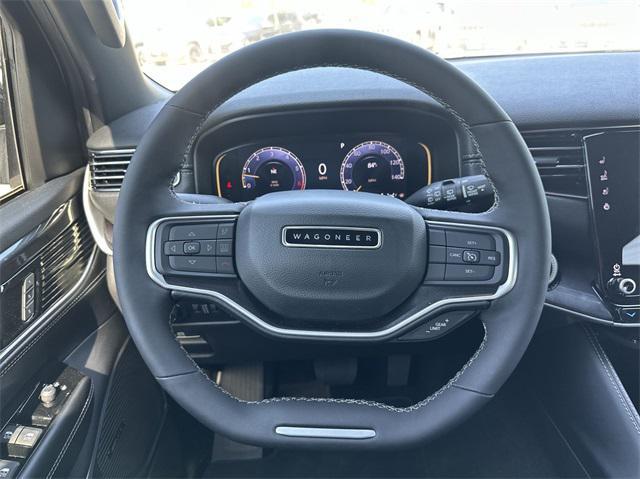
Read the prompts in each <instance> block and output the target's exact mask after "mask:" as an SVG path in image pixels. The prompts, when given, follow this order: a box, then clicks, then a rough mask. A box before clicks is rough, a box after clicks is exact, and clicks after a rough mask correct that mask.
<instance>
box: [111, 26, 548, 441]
mask: <svg viewBox="0 0 640 479" xmlns="http://www.w3.org/2000/svg"><path fill="white" fill-rule="evenodd" d="M329 66H331V67H336V66H337V67H348V68H356V69H363V70H369V71H374V72H377V73H381V74H384V75H387V76H390V77H393V78H396V79H398V80H401V81H403V82H405V83H407V84H409V85H411V86H413V87H415V88H417V89H419V90H421V91H422V92H424V93H426V94H428V95H429V96H431V97H432V98H434V99H435V100H436V101H437V102H439V103H440V104H441V105H442V107H443V108H444V110H446V112H447V114H448V115H449V116H450V118H451V120H452V122H455V124H456V125H457V126H458V127H459V128H460V129H461V131H463V132H464V133H465V134H464V136H465V137H466V138H465V139H464V140H463V141H461V142H460V143H461V144H460V149H461V155H463V157H464V158H465V159H472V160H474V161H475V162H477V163H478V164H479V165H480V166H481V168H482V169H483V171H484V172H485V174H486V175H487V176H488V177H489V178H490V180H491V182H492V185H493V188H494V190H495V203H494V205H493V207H492V208H491V209H490V210H488V211H487V212H484V213H478V214H471V213H461V212H450V211H435V210H430V209H423V208H416V207H413V206H410V205H408V204H406V203H404V202H402V201H400V200H398V199H395V198H392V197H386V196H379V195H373V194H369V193H358V192H347V191H291V192H278V193H270V194H267V195H265V196H262V197H259V198H258V199H256V200H254V201H252V202H250V203H230V202H222V201H220V199H218V198H215V197H207V196H204V195H179V194H177V193H176V192H175V191H174V190H173V189H172V186H171V184H172V179H173V178H174V176H175V174H176V172H177V171H178V169H179V168H180V166H181V163H182V162H184V161H185V159H186V158H188V157H189V155H191V153H192V150H193V148H194V145H195V143H196V142H197V141H198V140H199V138H200V135H201V129H202V126H203V124H204V122H205V120H206V119H207V117H208V116H209V115H210V114H211V112H213V111H214V110H215V109H216V108H218V107H219V106H220V105H221V104H222V103H223V102H225V101H226V100H227V99H229V98H230V97H232V96H233V95H234V94H236V93H238V92H240V91H242V90H243V89H246V88H247V87H249V86H251V85H253V84H255V83H257V82H260V81H262V80H265V79H268V78H270V77H273V76H276V75H279V74H283V73H286V72H290V71H294V70H301V69H307V68H313V67H329ZM451 161H456V159H455V158H451ZM550 242H551V241H550V226H549V215H548V211H547V205H546V201H545V196H544V191H543V188H542V184H541V181H540V179H539V176H538V174H537V172H536V168H535V166H534V163H533V160H532V158H531V156H530V154H529V152H528V150H527V148H526V145H525V144H524V142H523V140H522V138H521V136H520V134H519V133H518V130H517V129H516V128H515V126H514V125H513V123H512V122H511V121H510V119H509V117H508V116H507V114H506V113H505V112H504V111H503V110H502V109H501V108H500V107H499V106H498V105H497V104H496V103H495V102H494V101H493V100H492V99H491V98H490V97H489V96H488V94H487V93H485V92H484V91H483V90H482V89H481V88H480V87H479V86H478V85H476V84H475V83H474V82H473V81H472V80H471V79H469V78H468V77H466V76H465V75H464V74H462V73H461V72H460V71H459V70H458V69H456V68H455V67H454V66H453V65H451V64H450V63H448V62H446V61H444V60H442V59H440V58H438V57H437V56H435V55H433V54H431V53H429V52H428V51H425V50H422V49H420V48H416V47H414V46H412V45H409V44H407V43H404V42H402V41H398V40H395V39H392V38H388V37H386V36H382V35H377V34H371V33H364V32H356V31H348V30H320V31H307V32H300V33H293V34H287V35H283V36H278V37H275V38H272V39H269V40H266V41H262V42H259V43H257V44H254V45H252V46H249V47H245V48H243V49H241V50H239V51H237V52H235V53H233V54H231V55H229V56H227V57H225V58H223V59H222V60H220V61H218V62H216V63H215V64H213V65H212V66H210V67H209V68H207V69H206V70H204V71H203V72H202V73H201V74H199V75H198V76H197V77H195V78H194V79H193V80H191V82H189V83H188V84H187V85H186V86H184V87H183V88H182V89H181V90H180V91H179V92H178V93H176V94H175V95H174V96H173V98H172V99H171V100H170V101H169V102H168V103H167V104H166V106H165V107H164V108H163V109H162V111H161V112H160V114H159V115H158V116H157V118H156V119H155V121H154V122H153V124H152V125H151V127H150V128H149V130H148V131H147V133H146V134H145V136H144V138H143V139H142V141H141V142H140V144H139V145H138V148H137V150H136V152H135V155H134V157H133V160H132V162H131V165H130V167H129V170H128V172H127V174H126V177H125V180H124V184H123V186H122V190H121V192H120V198H119V201H118V206H117V213H116V223H115V228H114V267H115V274H116V284H117V290H118V294H119V297H120V301H121V305H122V310H123V314H124V317H125V320H126V322H127V325H128V328H129V331H130V333H131V336H132V338H133V340H134V341H135V344H136V345H137V347H138V349H139V351H140V353H141V355H142V357H143V359H144V361H145V362H146V363H147V365H148V367H149V369H150V370H151V372H152V373H153V375H154V376H155V377H156V379H157V380H158V381H159V383H160V384H161V385H162V387H163V388H164V389H165V391H166V392H167V393H168V394H169V395H170V396H171V397H173V398H174V399H175V400H176V401H177V402H178V403H179V404H180V405H181V406H182V407H183V408H184V409H186V410H187V411H188V412H189V413H191V414H192V415H193V416H194V417H195V418H196V419H198V420H199V421H200V422H202V423H203V424H205V425H206V426H208V427H209V428H211V429H213V430H215V431H217V432H220V433H222V434H224V435H226V436H228V437H230V438H232V439H234V440H236V441H240V442H245V443H251V444H256V445H261V446H265V447H313V448H323V447H325V448H335V447H340V448H361V449H371V448H382V447H400V446H403V445H408V444H412V443H416V442H418V441H423V440H426V439H428V438H431V437H433V436H435V435H436V434H438V433H441V432H443V431H446V430H447V429H449V428H451V427H453V425H455V424H457V423H458V422H460V421H461V420H463V419H464V418H466V417H468V416H469V415H470V414H471V413H473V412H474V411H476V410H477V409H478V408H479V407H480V406H482V405H483V404H485V403H486V402H487V401H489V400H490V398H491V397H492V396H493V395H494V394H495V393H496V392H497V391H498V389H499V388H500V387H501V385H502V384H503V383H504V382H505V381H506V379H507V378H508V376H509V375H510V373H511V372H512V371H513V369H514V368H515V366H516V364H517V363H518V361H519V360H520V358H521V357H522V355H523V353H524V351H525V349H526V348H527V345H528V344H529V341H530V339H531V337H532V335H533V332H534V330H535V328H536V325H537V322H538V319H539V316H540V313H541V311H542V307H543V302H544V297H545V291H546V284H547V276H548V269H549V268H548V265H549V257H550ZM187 244H188V245H190V246H188V248H190V251H189V252H192V253H194V252H195V249H198V248H200V252H199V253H197V255H196V256H193V257H191V256H184V255H183V256H179V255H178V256H176V255H173V253H175V252H176V249H175V248H176V247H177V248H183V247H184V248H187V246H185V245H187ZM196 244H197V247H196V246H195V245H196ZM212 248H213V249H212ZM205 250H209V251H211V254H212V255H210V256H206V251H205ZM465 251H467V252H471V253H475V255H473V254H472V255H471V257H469V258H467V257H466V256H465V258H464V259H461V256H460V255H461V254H464V252H465ZM179 253H182V251H179ZM441 254H445V255H447V259H446V261H443V260H442V258H438V257H439V256H440V255H441ZM185 258H186V259H185ZM194 258H195V259H196V260H195V261H194ZM200 258H205V259H204V260H202V259H200ZM478 258H479V259H478ZM449 260H451V261H449ZM467 260H470V262H467ZM185 261H186V263H185ZM189 261H191V263H189ZM194 265H195V266H194ZM190 266H191V267H190ZM173 292H183V293H188V294H196V295H200V296H203V297H207V298H208V299H209V300H211V301H215V302H216V303H218V304H219V305H220V306H221V307H223V308H224V309H226V310H227V311H228V312H229V314H232V315H234V316H235V317H237V318H240V319H241V320H242V321H244V322H245V323H246V324H247V325H248V326H250V327H252V328H254V329H256V330H258V331H260V332H261V333H263V334H265V335H269V336H273V337H277V338H279V339H280V340H282V341H298V342H304V341H328V342H333V341H343V342H344V341H346V342H373V341H389V340H392V339H393V338H398V337H400V336H401V335H403V334H407V332H408V331H411V330H414V329H415V328H416V327H420V325H421V324H425V321H429V320H430V319H432V318H434V317H437V315H439V314H442V313H443V312H444V311H451V310H455V309H465V308H466V309H469V308H476V309H477V308H486V310H484V311H483V312H482V315H481V320H482V324H483V325H484V331H485V336H484V339H483V340H482V342H481V344H480V346H479V348H478V350H477V351H476V352H475V354H473V356H472V357H471V358H470V359H469V361H468V362H467V363H466V364H465V365H464V366H463V367H462V369H461V370H460V371H459V372H458V373H457V374H455V376H454V377H453V378H451V380H450V381H449V382H448V383H447V384H446V385H444V386H443V387H442V388H441V389H439V390H438V391H436V392H435V393H433V394H432V395H431V396H429V397H427V398H425V399H424V400H422V401H420V402H418V403H417V404H414V405H412V406H410V407H403V408H401V407H392V406H389V405H385V404H380V403H376V402H369V401H364V400H348V399H327V398H317V399H313V398H271V399H265V400H262V401H254V402H251V401H245V400H241V399H239V398H236V397H234V396H232V395H231V394H230V393H228V392H227V391H225V390H223V389H222V388H221V387H220V386H219V385H217V384H216V383H215V382H214V381H212V380H211V379H210V378H209V377H208V376H207V375H206V374H205V373H204V372H203V371H202V370H201V369H200V368H199V367H198V365H197V364H196V363H195V362H194V361H193V360H191V358H190V357H188V355H187V354H186V353H185V351H184V350H183V349H182V348H181V347H180V345H179V343H178V342H177V341H176V338H175V336H174V334H173V333H172V330H171V326H170V322H169V313H170V311H171V308H172V306H173V300H172V293H173Z"/></svg>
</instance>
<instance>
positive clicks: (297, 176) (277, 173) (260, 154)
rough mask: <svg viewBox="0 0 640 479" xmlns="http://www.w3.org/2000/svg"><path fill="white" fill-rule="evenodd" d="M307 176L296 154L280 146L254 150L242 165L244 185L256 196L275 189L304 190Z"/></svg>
mask: <svg viewBox="0 0 640 479" xmlns="http://www.w3.org/2000/svg"><path fill="white" fill-rule="evenodd" d="M306 183H307V177H306V174H305V171H304V167H303V166H302V163H300V160H299V159H298V157H297V156H296V155H294V154H293V153H291V152H290V151H289V150H286V149H284V148H280V147H278V146H267V147H266V148H262V149H260V150H258V151H256V152H254V153H253V154H252V155H251V156H250V157H249V158H248V159H247V161H246V162H245V164H244V166H243V167H242V187H243V188H245V189H247V190H255V194H256V196H258V195H263V194H266V193H271V192H273V191H286V190H304V188H305V186H306Z"/></svg>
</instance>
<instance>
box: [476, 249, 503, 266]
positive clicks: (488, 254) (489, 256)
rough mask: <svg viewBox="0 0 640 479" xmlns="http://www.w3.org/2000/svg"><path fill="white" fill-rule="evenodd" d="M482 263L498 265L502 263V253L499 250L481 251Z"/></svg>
mask: <svg viewBox="0 0 640 479" xmlns="http://www.w3.org/2000/svg"><path fill="white" fill-rule="evenodd" d="M479 253H480V261H479V263H480V264H486V265H490V266H498V265H499V264H500V253H498V252H497V251H479Z"/></svg>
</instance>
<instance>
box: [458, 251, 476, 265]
mask: <svg viewBox="0 0 640 479" xmlns="http://www.w3.org/2000/svg"><path fill="white" fill-rule="evenodd" d="M462 261H464V262H465V263H479V262H480V252H478V251H475V250H472V249H466V250H464V251H463V252H462Z"/></svg>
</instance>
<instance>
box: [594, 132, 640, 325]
mask: <svg viewBox="0 0 640 479" xmlns="http://www.w3.org/2000/svg"><path fill="white" fill-rule="evenodd" d="M583 142H584V152H585V160H586V161H585V162H586V166H587V172H588V180H589V187H590V201H591V205H590V206H591V214H592V223H593V229H594V237H595V240H596V248H597V249H596V251H597V260H598V263H597V264H598V278H597V279H596V282H595V289H596V291H597V293H598V294H599V295H600V297H601V298H602V300H603V301H604V303H605V304H606V305H607V306H608V307H609V308H610V309H611V312H612V314H613V317H614V321H616V322H620V323H625V324H630V323H638V324H640V156H639V152H640V130H638V129H629V130H616V131H604V132H600V133H596V134H593V135H589V136H586V137H584V140H583Z"/></svg>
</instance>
